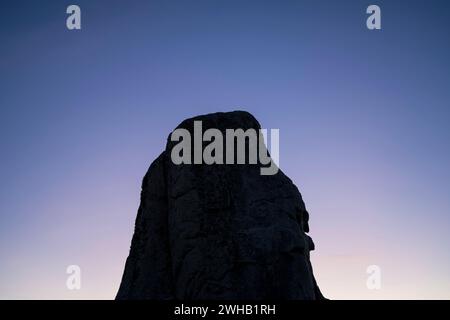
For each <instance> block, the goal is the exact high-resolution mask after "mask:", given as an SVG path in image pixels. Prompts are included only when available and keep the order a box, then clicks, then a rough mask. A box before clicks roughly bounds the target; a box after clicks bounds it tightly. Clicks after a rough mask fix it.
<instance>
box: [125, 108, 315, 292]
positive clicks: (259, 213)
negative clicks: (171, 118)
mask: <svg viewBox="0 0 450 320" xmlns="http://www.w3.org/2000/svg"><path fill="white" fill-rule="evenodd" d="M194 120H196V121H198V120H201V121H202V124H203V131H205V130H206V129H208V128H217V129H219V130H221V131H222V132H223V133H224V136H225V129H237V128H241V129H243V130H246V129H249V128H254V129H256V130H258V129H260V125H259V123H258V121H257V120H256V119H255V118H254V117H253V116H252V115H251V114H249V113H247V112H242V111H235V112H228V113H215V114H209V115H204V116H199V117H195V118H192V119H188V120H185V121H183V122H182V123H181V124H180V125H179V126H178V128H185V129H187V130H189V131H190V132H191V134H192V135H193V123H194ZM175 143H176V142H171V141H170V139H168V142H167V145H166V149H165V150H164V151H163V152H162V153H161V155H160V156H159V157H158V158H157V159H156V160H155V161H154V162H153V163H152V165H151V166H150V168H149V170H148V172H147V174H146V175H145V177H144V180H143V183H142V192H141V204H140V207H139V210H138V214H137V218H136V224H135V231H134V236H133V239H132V242H131V249H130V254H129V256H128V259H127V262H126V265H125V271H124V274H123V278H122V283H121V285H120V289H119V292H118V293H117V299H157V300H167V299H180V300H195V299H203V300H212V299H322V298H323V296H322V294H321V293H320V290H319V288H318V286H317V284H316V281H315V279H314V275H313V272H312V267H311V263H310V259H309V252H310V251H311V250H313V249H314V244H313V242H312V240H311V238H310V237H309V236H308V235H306V232H308V231H309V226H308V212H307V211H306V208H305V204H304V202H303V200H302V197H301V195H300V193H299V191H298V190H297V188H296V186H295V185H294V184H293V183H292V181H291V180H290V179H289V178H288V177H286V176H285V175H284V174H283V173H282V171H281V170H279V171H278V173H277V174H275V175H261V174H260V165H259V164H257V165H249V164H244V165H242V164H241V165H237V164H236V165H218V164H214V165H205V164H202V165H187V164H182V165H175V164H173V163H172V161H171V158H170V154H171V149H172V148H173V146H174V145H175ZM224 146H225V143H224Z"/></svg>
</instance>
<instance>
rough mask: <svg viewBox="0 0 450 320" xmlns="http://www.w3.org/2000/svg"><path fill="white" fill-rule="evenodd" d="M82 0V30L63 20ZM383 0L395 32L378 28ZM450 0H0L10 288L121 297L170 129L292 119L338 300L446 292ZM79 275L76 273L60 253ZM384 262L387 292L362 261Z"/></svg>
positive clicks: (323, 279)
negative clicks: (148, 186)
mask: <svg viewBox="0 0 450 320" xmlns="http://www.w3.org/2000/svg"><path fill="white" fill-rule="evenodd" d="M69 4H78V5H79V6H80V7H81V11H82V30H80V31H69V30H67V29H66V26H65V20H66V17H67V15H66V13H65V11H66V7H67V6H68V5H69ZM370 4H378V5H379V6H380V7H381V10H382V30H380V31H369V30H368V29H367V28H366V18H367V16H368V15H367V14H366V13H365V11H366V8H367V6H368V5H370ZM449 10H450V3H449V2H448V1H437V0H433V1H425V0H422V1H399V0H391V1H374V2H369V1H332V0H330V1H317V0H310V1H300V0H297V1H279V0H278V1H275V0H273V1H249V0H239V1H235V0H209V1H203V0H189V1H188V0H184V1H171V0H164V1H163V0H159V1H116V0H107V1H106V0H76V1H60V0H58V1H42V0H40V1H37V0H36V1H21V0H14V1H13V0H7V1H1V3H0V148H1V166H0V178H1V184H0V298H2V299H16V298H23V299H52V298H57V299H82V298H85V299H93V298H97V299H111V298H113V297H114V296H115V294H116V292H117V289H118V286H119V283H120V280H121V276H122V272H123V267H124V263H125V259H126V257H127V255H128V250H129V245H130V241H131V236H132V232H133V228H134V220H135V217H136V212H137V208H138V205H139V193H140V185H141V180H142V177H143V176H144V174H145V172H146V170H147V169H148V166H149V165H150V163H151V162H152V160H153V159H155V158H156V157H157V156H158V155H159V153H160V152H161V151H162V150H163V148H164V145H165V140H166V138H167V135H168V134H169V133H170V131H171V130H172V129H173V128H175V127H176V126H177V125H178V124H179V123H180V122H181V121H182V120H183V119H185V118H187V117H191V116H195V115H199V114H204V113H209V112H216V111H229V110H235V109H243V110H247V111H249V112H251V113H253V115H254V116H255V117H256V118H257V119H258V120H259V121H260V123H261V124H262V126H263V127H264V128H279V129H280V165H281V168H282V170H283V171H284V172H285V173H286V174H287V175H288V176H289V177H290V178H291V179H292V180H293V181H294V183H295V184H296V185H297V186H298V187H299V189H300V191H301V193H302V195H303V198H304V200H305V203H306V206H307V208H308V210H309V211H310V214H311V221H310V227H311V233H310V234H311V236H312V237H313V239H314V241H315V243H316V251H315V252H313V253H312V260H313V266H314V270H315V274H316V277H317V281H318V283H319V286H320V287H321V289H322V291H323V293H324V294H325V295H326V296H327V297H328V298H332V299H347V298H356V299H393V298H397V299H419V298H424V299H433V298H434V299H449V298H450V273H449V272H448V271H449V270H450V248H449V244H450V234H449V227H450V197H449V190H450V171H449V164H450V144H449V142H448V141H449V138H450V125H449V124H450V103H449V102H450V85H449V84H450V72H449V71H450V59H449V57H450V38H449V35H450V20H449V19H448V17H449ZM71 264H77V265H79V266H80V267H81V270H82V288H81V290H79V291H69V290H67V289H66V285H65V282H66V277H67V275H66V273H65V271H66V267H67V266H68V265H71ZM372 264H376V265H379V266H380V268H381V272H382V274H381V275H382V278H381V280H382V281H381V285H382V287H381V289H380V290H368V289H367V287H366V279H367V276H368V275H367V274H366V268H367V266H369V265H372Z"/></svg>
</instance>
